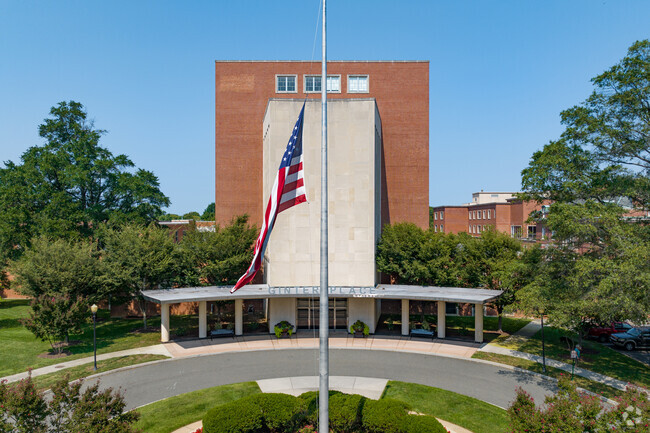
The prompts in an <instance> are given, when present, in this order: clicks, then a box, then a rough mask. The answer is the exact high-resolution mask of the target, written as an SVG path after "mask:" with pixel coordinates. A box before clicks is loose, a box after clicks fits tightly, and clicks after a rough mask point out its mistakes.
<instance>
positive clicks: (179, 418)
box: [135, 382, 261, 433]
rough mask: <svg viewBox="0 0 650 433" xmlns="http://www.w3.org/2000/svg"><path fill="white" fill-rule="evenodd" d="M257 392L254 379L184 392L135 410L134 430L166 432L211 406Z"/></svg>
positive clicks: (154, 432)
mask: <svg viewBox="0 0 650 433" xmlns="http://www.w3.org/2000/svg"><path fill="white" fill-rule="evenodd" d="M259 392H261V391H260V388H259V386H257V383H255V382H243V383H236V384H232V385H221V386H215V387H213V388H206V389H202V390H199V391H193V392H188V393H187V394H181V395H177V396H176V397H170V398H167V399H165V400H161V401H158V402H155V403H151V404H148V405H146V406H143V407H141V408H139V409H138V412H140V415H141V418H140V421H138V422H137V423H136V424H135V428H136V429H140V430H142V431H145V432H147V433H170V432H172V431H174V430H176V429H178V428H181V427H183V426H186V425H188V424H191V423H193V422H195V421H198V420H200V419H202V418H203V415H205V413H206V412H207V411H208V410H209V409H212V408H213V407H215V406H219V405H222V404H225V403H229V402H231V401H234V400H237V399H240V398H242V397H245V396H247V395H251V394H257V393H259Z"/></svg>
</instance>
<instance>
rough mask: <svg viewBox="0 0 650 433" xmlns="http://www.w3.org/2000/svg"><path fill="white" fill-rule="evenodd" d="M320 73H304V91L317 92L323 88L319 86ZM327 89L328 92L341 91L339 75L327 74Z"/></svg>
mask: <svg viewBox="0 0 650 433" xmlns="http://www.w3.org/2000/svg"><path fill="white" fill-rule="evenodd" d="M321 81H322V80H321V76H320V75H305V93H319V92H320V91H321V90H323V88H322V87H321ZM327 91H328V92H330V93H332V92H333V93H340V92H341V76H340V75H328V76H327Z"/></svg>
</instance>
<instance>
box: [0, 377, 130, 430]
mask: <svg viewBox="0 0 650 433" xmlns="http://www.w3.org/2000/svg"><path fill="white" fill-rule="evenodd" d="M125 407H126V403H125V401H124V396H123V395H122V394H121V393H119V392H114V391H113V389H112V388H108V389H105V390H101V391H100V389H99V382H95V383H94V384H93V385H90V386H84V383H83V380H77V381H74V382H69V378H68V377H63V378H61V380H59V381H58V382H57V383H56V384H55V385H54V386H53V387H52V389H51V398H47V399H46V398H45V395H44V394H40V393H39V392H38V391H37V389H36V385H35V384H34V382H33V380H32V377H31V374H30V375H29V376H28V377H27V379H23V380H21V381H20V382H17V383H14V384H7V383H6V382H1V383H0V432H3V433H86V432H102V433H135V432H136V430H135V429H134V428H133V427H132V425H133V423H135V422H136V421H137V420H138V419H139V418H140V415H139V414H138V413H137V412H135V411H129V412H124V409H125Z"/></svg>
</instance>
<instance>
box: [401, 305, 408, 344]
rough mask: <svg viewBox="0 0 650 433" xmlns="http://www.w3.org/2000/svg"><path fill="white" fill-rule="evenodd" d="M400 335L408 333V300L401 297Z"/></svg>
mask: <svg viewBox="0 0 650 433" xmlns="http://www.w3.org/2000/svg"><path fill="white" fill-rule="evenodd" d="M402 335H409V300H408V299H402Z"/></svg>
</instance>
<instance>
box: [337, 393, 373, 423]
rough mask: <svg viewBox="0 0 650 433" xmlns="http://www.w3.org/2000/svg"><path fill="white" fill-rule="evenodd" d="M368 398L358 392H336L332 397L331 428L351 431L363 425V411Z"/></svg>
mask: <svg viewBox="0 0 650 433" xmlns="http://www.w3.org/2000/svg"><path fill="white" fill-rule="evenodd" d="M365 403H366V398H365V397H363V396H361V395H358V394H352V395H350V394H336V395H333V396H331V397H330V429H332V431H334V433H349V432H354V431H357V430H358V429H359V428H360V427H361V413H362V410H363V406H364V405H365Z"/></svg>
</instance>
